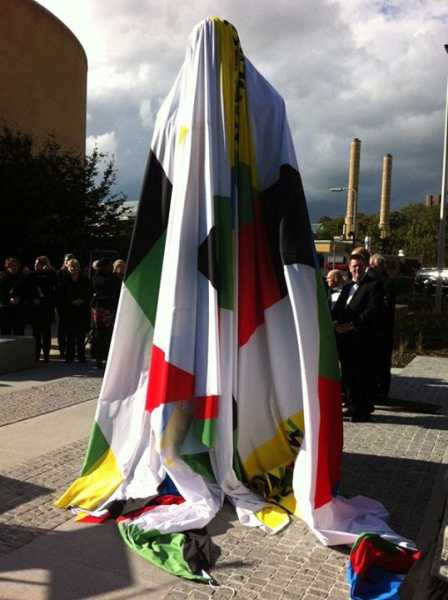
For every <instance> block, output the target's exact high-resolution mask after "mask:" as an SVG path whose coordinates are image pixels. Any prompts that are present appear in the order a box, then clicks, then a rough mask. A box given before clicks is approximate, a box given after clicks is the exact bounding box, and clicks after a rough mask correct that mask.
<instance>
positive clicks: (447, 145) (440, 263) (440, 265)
mask: <svg viewBox="0 0 448 600" xmlns="http://www.w3.org/2000/svg"><path fill="white" fill-rule="evenodd" d="M444 48H445V52H448V44H445V46H444ZM447 162H448V78H447V82H446V100H445V136H444V138H443V165H442V190H441V194H440V218H439V239H438V245H437V271H438V275H439V276H438V277H437V286H436V298H435V312H436V313H437V314H440V313H441V312H442V271H443V269H444V267H445V229H446V172H447V167H448V165H447Z"/></svg>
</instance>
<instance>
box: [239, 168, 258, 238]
mask: <svg viewBox="0 0 448 600" xmlns="http://www.w3.org/2000/svg"><path fill="white" fill-rule="evenodd" d="M237 176H238V217H239V225H240V227H241V225H245V224H246V223H252V222H253V221H254V219H255V217H254V195H255V194H254V190H253V187H252V181H251V172H250V167H248V166H247V165H244V164H242V163H239V164H238V174H237Z"/></svg>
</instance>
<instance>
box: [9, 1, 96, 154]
mask: <svg viewBox="0 0 448 600" xmlns="http://www.w3.org/2000/svg"><path fill="white" fill-rule="evenodd" d="M0 78H1V81H0V126H6V127H8V128H9V129H12V130H20V131H21V132H22V133H26V134H29V135H30V136H31V137H32V139H33V141H34V142H35V143H36V145H38V146H39V145H41V144H42V143H44V142H45V141H46V140H47V139H48V136H49V135H52V136H54V139H55V140H56V142H57V143H58V144H59V145H60V146H61V147H62V148H63V149H64V150H69V151H73V152H75V153H77V154H81V155H84V154H85V139H86V101H87V57H86V53H85V52H84V49H83V47H82V46H81V44H80V42H79V41H78V39H77V38H76V37H75V35H74V34H73V33H72V32H71V31H70V29H68V27H66V26H65V25H64V24H63V23H62V22H61V21H60V20H59V19H57V18H56V17H55V16H54V15H53V14H52V13H50V12H49V11H48V10H47V9H45V8H44V7H43V6H41V5H40V4H38V3H37V2H34V0H7V1H3V2H0Z"/></svg>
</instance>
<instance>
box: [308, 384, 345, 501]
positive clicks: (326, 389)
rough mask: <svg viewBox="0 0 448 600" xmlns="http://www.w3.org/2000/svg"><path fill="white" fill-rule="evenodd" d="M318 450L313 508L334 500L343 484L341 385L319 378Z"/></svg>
mask: <svg viewBox="0 0 448 600" xmlns="http://www.w3.org/2000/svg"><path fill="white" fill-rule="evenodd" d="M318 389H319V409H320V423H319V446H318V451H317V474H316V490H315V495H314V506H315V508H319V507H320V506H323V505H324V504H326V503H327V502H329V501H330V500H331V498H332V497H333V491H334V489H335V487H336V484H337V483H338V482H339V481H340V476H341V473H340V470H341V459H342V402H341V385H340V382H339V381H335V380H332V379H327V378H325V377H319V386H318Z"/></svg>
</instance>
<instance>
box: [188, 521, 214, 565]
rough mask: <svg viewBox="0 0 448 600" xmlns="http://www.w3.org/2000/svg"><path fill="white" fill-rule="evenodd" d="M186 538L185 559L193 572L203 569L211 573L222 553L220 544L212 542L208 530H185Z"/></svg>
mask: <svg viewBox="0 0 448 600" xmlns="http://www.w3.org/2000/svg"><path fill="white" fill-rule="evenodd" d="M184 534H185V536H186V540H185V543H184V546H183V554H184V560H185V562H186V563H187V564H188V566H189V567H190V569H191V570H192V572H193V573H196V574H200V573H201V571H202V570H204V571H206V572H207V573H209V571H210V569H211V568H212V567H213V566H214V565H215V563H216V561H217V560H218V558H219V555H220V554H221V550H220V549H219V546H217V545H216V544H214V543H213V542H212V539H211V537H210V535H209V534H208V532H207V530H206V529H205V527H204V528H202V529H191V530H190V531H185V532H184Z"/></svg>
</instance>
